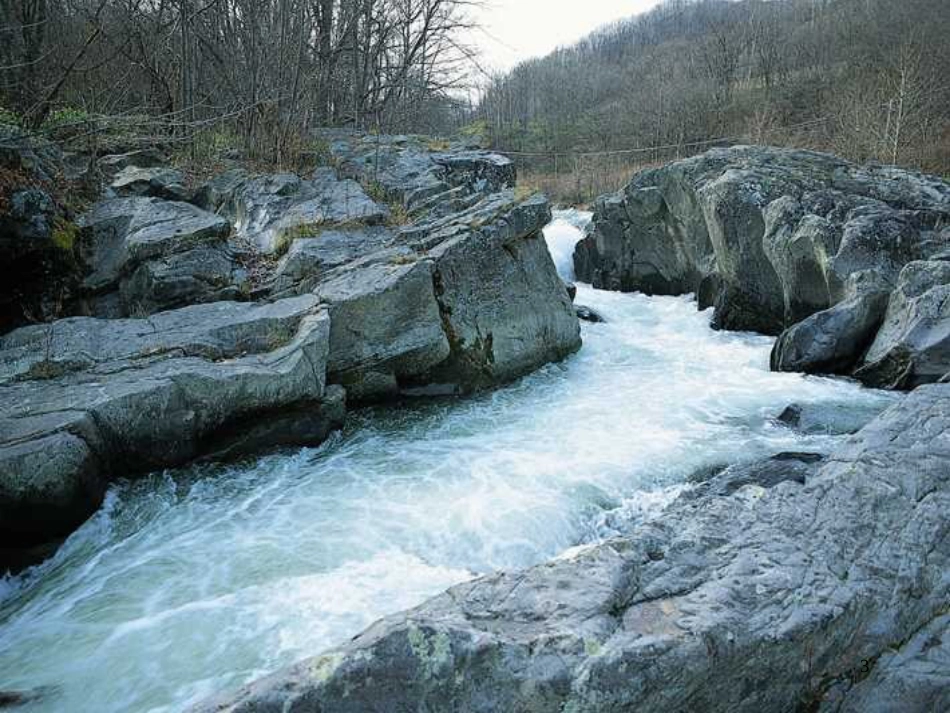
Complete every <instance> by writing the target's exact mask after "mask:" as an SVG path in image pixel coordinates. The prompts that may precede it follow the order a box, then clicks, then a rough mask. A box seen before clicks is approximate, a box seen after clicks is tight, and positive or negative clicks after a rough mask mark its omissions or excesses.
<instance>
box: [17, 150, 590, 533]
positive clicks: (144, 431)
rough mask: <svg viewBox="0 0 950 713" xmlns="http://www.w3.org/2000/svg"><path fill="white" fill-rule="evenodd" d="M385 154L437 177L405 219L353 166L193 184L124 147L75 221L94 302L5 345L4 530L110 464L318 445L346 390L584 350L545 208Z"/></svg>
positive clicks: (458, 379)
mask: <svg viewBox="0 0 950 713" xmlns="http://www.w3.org/2000/svg"><path fill="white" fill-rule="evenodd" d="M374 140H375V139H374ZM348 142H349V143H348ZM365 144H366V140H365V139H364V138H363V137H360V136H358V135H346V138H345V139H343V138H338V139H337V143H336V144H335V145H336V146H337V148H338V149H339V150H343V147H344V146H347V145H352V146H353V147H355V148H354V150H357V149H359V148H360V147H363V146H365ZM387 155H388V159H387V160H389V161H391V163H392V164H393V165H394V166H411V167H414V168H413V170H415V168H418V167H419V166H423V165H425V166H429V169H427V170H430V169H431V170H430V172H429V173H427V174H426V175H428V176H429V178H427V179H425V180H426V181H429V183H427V185H430V187H432V188H433V189H434V188H435V187H436V183H434V182H432V181H438V182H439V183H438V188H439V189H440V190H438V191H435V190H433V191H432V192H431V195H429V196H428V200H427V207H426V208H425V209H423V208H421V207H419V206H416V208H417V210H416V211H415V215H416V220H414V221H410V220H408V219H406V220H400V221H394V220H393V219H392V210H393V208H391V207H390V206H389V205H386V204H383V203H381V202H378V201H377V200H374V199H372V198H370V197H369V195H368V194H367V192H366V190H365V189H364V187H363V185H366V186H369V187H370V188H372V187H373V186H375V185H376V184H375V183H372V182H371V179H369V178H368V176H367V175H365V174H364V173H362V172H360V171H358V170H356V169H350V170H349V171H348V175H349V176H350V177H347V178H341V177H340V176H339V174H338V173H337V171H336V170H335V169H332V168H328V167H325V168H321V169H318V170H317V171H316V172H315V173H314V174H312V175H311V177H309V178H300V177H298V176H296V175H291V174H276V175H258V176H255V175H251V174H249V173H247V172H245V171H243V170H232V171H228V172H226V173H224V174H222V175H220V176H217V177H215V178H213V179H211V180H210V181H209V182H208V183H206V184H205V185H203V186H200V187H199V188H198V189H197V190H196V191H194V192H191V191H185V190H184V189H183V188H181V186H182V184H183V180H182V176H181V174H179V173H178V172H176V171H171V170H169V169H165V168H161V167H153V166H149V167H137V166H136V165H135V161H136V157H135V156H124V157H120V158H121V159H122V160H121V161H117V162H116V169H117V175H116V176H115V177H114V178H113V179H111V183H110V184H109V186H108V187H107V190H106V198H105V199H104V200H102V201H100V202H99V203H97V204H96V205H94V206H93V207H92V208H91V209H90V210H89V211H88V212H87V213H86V214H85V215H84V216H82V218H81V219H80V221H79V226H80V232H79V239H78V243H77V247H76V249H77V253H78V256H79V258H80V260H81V262H82V264H83V265H84V266H85V272H84V273H83V275H82V299H81V300H79V301H77V302H76V303H75V305H74V306H73V309H74V310H75V311H78V312H80V313H86V314H89V315H91V317H75V318H69V319H62V320H58V321H55V322H53V323H51V324H45V325H35V326H29V327H23V328H20V329H18V330H15V331H13V332H11V333H9V334H7V335H6V336H3V337H2V338H0V403H2V409H0V534H2V535H3V536H5V537H7V538H8V540H10V541H12V542H17V543H22V544H23V545H30V544H33V543H36V542H42V541H43V540H44V539H49V538H50V537H53V536H57V535H62V534H65V533H67V532H68V531H69V530H70V529H71V528H73V527H75V526H76V525H77V524H79V523H80V522H82V520H83V519H85V518H86V517H88V515H90V514H91V513H92V512H93V511H94V510H95V508H96V507H98V504H99V502H100V501H101V498H102V496H103V493H104V490H105V488H106V486H107V485H108V483H109V482H110V481H111V480H112V479H114V478H118V477H127V476H130V475H135V474H138V473H144V472H147V471H149V470H153V469H156V468H163V467H169V466H176V465H180V464H183V463H186V462H188V461H189V460H192V459H194V458H197V457H234V456H237V455H243V454H246V453H250V452H253V451H255V450H260V449H264V448H272V447H275V446H285V445H311V444H316V443H319V442H320V441H321V440H322V439H323V438H325V437H326V435H327V434H328V432H329V431H330V430H331V429H333V428H336V427H338V426H339V425H340V424H341V422H342V420H343V415H344V411H345V407H344V398H347V400H348V401H349V402H350V403H360V402H373V401H379V400H381V399H388V398H395V397H407V396H413V395H431V394H462V393H467V392H471V391H474V390H477V389H482V388H488V387H492V386H495V385H497V384H501V383H504V382H506V381H509V380H511V379H514V378H516V377H518V376H521V375H523V374H526V373H528V372H529V371H532V370H533V369H535V368H537V367H539V366H541V365H543V364H545V363H547V362H549V361H552V360H556V359H561V358H563V357H564V356H566V355H568V354H570V353H571V352H573V351H574V350H576V349H577V348H578V347H579V346H580V328H579V325H578V321H577V318H576V316H575V314H574V311H573V307H572V305H571V301H570V298H569V297H568V295H567V293H566V291H565V290H564V285H563V283H562V282H561V281H560V279H559V278H558V276H557V273H556V270H555V267H554V264H553V262H552V260H551V258H550V255H549V254H548V252H547V249H546V247H545V244H544V241H543V238H542V237H541V232H540V231H541V228H543V227H544V225H545V224H546V223H547V222H548V221H549V220H550V210H549V207H548V204H547V201H546V200H545V199H544V198H542V197H535V198H530V199H527V200H522V199H517V198H516V197H515V194H514V192H513V191H512V190H510V189H509V188H507V186H508V184H510V183H512V182H513V177H514V172H513V168H512V167H511V165H510V163H509V162H507V159H503V158H502V157H500V156H497V155H495V154H490V153H486V152H478V151H473V150H470V149H467V148H466V149H456V150H453V151H444V150H441V148H440V150H439V151H438V152H437V153H434V154H433V153H432V152H430V151H429V150H428V149H427V148H426V147H425V146H424V145H422V144H421V143H420V141H419V140H416V141H412V142H408V143H406V142H403V141H402V140H398V139H397V140H393V141H392V142H391V149H390V152H389V154H387ZM393 176H394V178H393V179H392V180H394V181H398V180H407V181H409V180H411V179H410V178H409V177H407V176H405V175H403V174H401V173H398V172H394V173H393ZM430 178H431V181H430ZM356 179H359V180H356ZM419 180H422V179H421V178H420V179H419ZM180 188H181V190H179V189H180ZM442 188H445V189H446V190H447V191H448V192H449V193H451V195H450V196H445V197H440V196H442V193H444V192H445V191H442V190H441V189H442ZM192 193H193V195H192ZM169 198H191V199H192V200H193V201H194V203H189V202H185V201H182V200H169ZM458 206H464V209H461V210H458V209H457V208H458ZM394 207H396V208H398V207H399V206H398V205H395V206H394ZM400 210H401V211H402V212H403V213H405V210H404V209H403V208H401V209H400ZM281 255H282V257H280V259H279V260H278V259H277V258H278V256H281ZM255 261H256V264H258V265H262V266H263V267H262V268H261V269H259V270H258V272H257V273H256V274H255V275H254V276H253V278H252V276H251V275H250V270H249V269H247V266H248V265H249V264H251V263H253V262H255ZM328 385H329V386H328ZM344 389H345V391H346V394H345V396H344Z"/></svg>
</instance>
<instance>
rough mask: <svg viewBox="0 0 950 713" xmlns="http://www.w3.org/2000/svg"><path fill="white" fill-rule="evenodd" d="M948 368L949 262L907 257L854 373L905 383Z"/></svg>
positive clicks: (935, 376) (878, 382)
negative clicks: (872, 339)
mask: <svg viewBox="0 0 950 713" xmlns="http://www.w3.org/2000/svg"><path fill="white" fill-rule="evenodd" d="M948 373H950V262H943V261H928V262H912V263H910V264H909V265H907V266H906V267H905V268H904V269H903V271H902V272H901V274H900V279H899V281H898V283H897V289H895V290H894V292H893V293H892V294H891V298H890V303H889V304H888V306H887V315H886V317H885V318H884V324H883V326H882V327H881V329H880V331H878V333H877V337H876V338H875V339H874V343H873V344H871V346H870V348H869V349H868V351H867V354H865V355H864V359H863V361H862V363H861V365H860V366H859V368H858V369H857V371H856V372H855V376H857V377H858V378H859V379H861V380H862V381H864V382H865V383H867V384H869V385H871V386H878V387H883V388H906V389H910V388H914V387H915V386H918V385H920V384H926V383H931V382H934V381H939V380H940V379H941V378H943V377H944V376H945V375H946V374H948Z"/></svg>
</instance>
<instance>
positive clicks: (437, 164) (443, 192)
mask: <svg viewBox="0 0 950 713" xmlns="http://www.w3.org/2000/svg"><path fill="white" fill-rule="evenodd" d="M325 134H326V137H327V139H328V140H329V142H330V151H331V153H332V154H333V156H334V158H335V159H336V161H337V162H338V164H339V165H340V169H341V171H342V172H343V173H344V175H348V176H352V177H354V178H358V179H359V180H361V181H363V182H364V183H368V184H370V183H371V184H373V185H374V186H376V187H378V189H379V191H380V192H382V193H383V194H385V195H386V196H387V197H388V198H389V199H390V200H394V201H398V202H400V203H402V204H403V205H404V206H405V207H406V208H407V209H408V210H410V211H413V212H419V211H421V212H428V213H435V214H443V215H446V214H449V213H453V212H458V211H460V210H465V209H466V208H469V207H471V206H472V205H473V204H474V203H475V202H476V201H477V200H479V199H480V198H481V197H484V196H485V195H489V194H491V193H497V192H498V191H502V190H505V189H508V188H513V187H514V185H515V167H514V164H513V163H512V162H511V160H510V159H508V158H507V157H505V156H501V155H499V154H495V153H492V152H489V151H478V150H471V149H468V148H466V147H462V146H454V147H453V146H449V145H448V144H446V145H445V146H442V145H440V143H439V142H435V141H432V140H430V139H424V138H421V137H415V136H369V135H361V134H353V133H347V132H340V131H331V132H325ZM440 149H443V150H440ZM444 149H451V150H444Z"/></svg>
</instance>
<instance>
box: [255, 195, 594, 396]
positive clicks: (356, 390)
mask: <svg viewBox="0 0 950 713" xmlns="http://www.w3.org/2000/svg"><path fill="white" fill-rule="evenodd" d="M549 221H550V210H549V207H548V203H547V201H546V200H545V199H544V198H543V197H540V196H539V197H534V198H530V199H528V200H521V201H519V200H516V199H515V196H514V193H513V192H512V191H503V192H500V193H495V194H491V195H489V196H487V197H485V198H483V199H482V200H480V201H479V202H478V203H477V204H476V205H474V206H473V207H471V208H470V209H468V210H466V211H463V212H461V213H453V214H450V215H447V216H441V217H439V218H437V219H432V220H428V221H420V222H417V223H415V224H413V225H409V226H405V227H404V228H402V229H399V230H390V229H386V228H369V229H367V228H354V229H348V230H332V231H327V232H325V233H322V234H321V235H320V236H319V237H316V238H300V239H298V240H297V241H295V243H294V245H293V246H291V248H290V250H289V252H288V254H287V255H286V256H285V258H284V259H283V260H282V261H281V262H280V264H279V265H278V268H277V276H276V279H275V281H274V286H273V290H274V294H279V295H286V294H295V293H296V294H299V293H301V292H303V291H313V292H314V294H317V295H318V296H320V298H321V299H323V300H324V301H325V302H326V303H327V304H328V305H329V306H330V315H331V322H332V325H333V326H332V328H331V339H330V363H329V372H330V373H329V378H330V381H331V382H333V383H341V384H343V385H345V386H346V388H347V391H348V393H349V394H350V395H351V397H352V398H353V399H354V400H357V401H362V400H377V399H380V398H387V397H393V396H397V395H413V394H436V393H438V394H456V393H467V392H471V391H474V390H478V389H482V388H488V387H492V386H496V385H498V384H500V383H504V382H507V381H510V380H512V379H514V378H517V377H519V376H522V375H524V374H526V373H528V372H530V371H532V370H534V369H536V368H538V367H539V366H541V365H543V364H545V363H547V362H549V361H555V360H559V359H561V358H563V357H565V356H566V355H568V354H570V353H571V352H573V351H575V350H576V349H577V348H578V347H579V346H580V328H579V326H578V321H577V318H576V316H575V314H574V311H573V307H572V305H571V301H570V297H569V296H568V294H567V291H566V290H565V289H564V285H563V283H562V282H561V280H560V279H559V278H558V276H557V272H556V270H555V267H554V264H553V262H552V260H551V257H550V254H549V253H548V251H547V249H546V247H545V244H544V241H543V238H542V237H541V230H542V228H543V227H544V226H545V225H546V224H547V223H548V222H549Z"/></svg>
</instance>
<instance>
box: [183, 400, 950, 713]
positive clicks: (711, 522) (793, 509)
mask: <svg viewBox="0 0 950 713" xmlns="http://www.w3.org/2000/svg"><path fill="white" fill-rule="evenodd" d="M948 507H950V386H945V385H938V386H925V387H922V388H920V389H918V390H916V391H915V392H913V393H912V394H910V395H909V396H908V397H907V398H906V399H905V400H904V401H902V402H901V403H900V404H899V405H897V406H895V407H894V408H892V409H890V410H889V411H887V412H886V413H885V414H883V415H882V416H881V417H880V418H878V419H877V420H876V421H874V422H873V423H872V424H870V425H869V426H868V427H867V428H865V429H864V430H862V431H861V432H860V433H859V434H857V435H855V436H852V437H851V438H850V439H848V440H847V441H845V443H844V444H843V445H842V446H841V447H839V448H838V449H837V450H835V451H834V452H833V453H832V454H831V456H830V458H829V459H828V460H827V462H825V463H823V464H822V465H820V466H819V467H818V468H817V470H816V471H815V472H814V473H813V474H812V475H811V477H808V478H806V482H805V484H804V485H801V484H799V483H796V482H790V481H786V482H782V483H780V484H778V485H775V486H774V487H772V488H768V489H763V488H761V487H757V486H755V485H746V486H744V487H741V488H739V489H738V490H737V491H736V492H735V493H733V494H732V495H731V496H714V497H703V498H698V499H690V498H680V499H678V500H677V501H675V502H674V503H673V504H672V505H671V506H669V508H668V509H667V511H666V512H665V514H664V515H663V516H662V517H657V518H652V519H649V520H647V521H643V522H640V523H639V524H637V525H635V526H634V528H633V529H632V530H631V531H630V532H629V533H628V534H626V535H624V536H621V537H618V538H615V539H612V540H609V541H606V542H604V543H601V544H596V545H593V546H589V547H587V548H582V549H580V550H576V551H574V552H573V553H572V554H571V555H569V556H565V557H562V558H560V559H558V560H555V561H553V562H550V563H547V564H544V565H541V566H538V567H534V568H532V569H529V570H525V571H516V572H510V573H506V572H502V573H497V574H492V575H489V576H486V577H482V578H480V579H476V580H474V581H471V582H468V583H465V584H462V585H459V586H456V587H453V588H452V589H450V590H449V591H448V592H447V593H445V594H443V595H440V596H438V597H435V598H434V599H431V600H430V601H428V602H427V603H425V604H423V605H421V606H420V607H418V608H416V609H413V610H411V611H409V612H406V613H403V614H398V615H394V616H390V617H387V618H386V619H383V620H381V621H380V622H378V623H376V624H374V625H373V626H372V627H370V628H369V629H368V630H366V631H365V632H364V633H362V634H360V635H359V636H357V637H355V638H354V639H352V640H351V641H348V642H346V643H344V644H342V645H341V646H340V647H338V648H336V649H333V650H331V651H329V652H327V653H325V654H323V655H321V656H318V657H316V658H313V659H310V660H307V661H304V662H301V663H300V664H298V665H296V666H293V667H291V668H289V669H286V670H284V671H280V672H278V673H276V674H273V675H271V676H269V677H267V678H264V679H262V680H260V681H258V682H257V683H253V684H251V685H249V686H247V687H245V688H243V689H241V690H240V691H238V692H237V693H235V694H231V695H225V696H223V697H221V698H218V699H216V700H214V701H210V702H208V703H207V704H205V705H203V706H199V708H198V710H200V711H218V712H219V713H221V712H224V711H228V712H230V713H264V712H265V711H281V710H299V711H305V710H333V711H336V712H339V713H346V712H347V711H354V712H355V711H365V710H372V709H377V708H378V709H383V708H385V709H386V710H394V711H395V710H405V711H409V710H419V709H420V708H424V709H426V710H465V711H473V712H475V711H486V712H487V711H497V710H512V711H514V710H524V711H554V710H562V711H572V712H574V713H581V712H584V711H591V712H594V711H596V712H598V713H603V712H608V711H632V710H642V711H654V710H663V711H670V712H671V713H673V712H677V711H683V712H686V711H696V710H702V711H706V712H707V713H717V712H719V711H721V712H723V713H725V712H726V711H728V712H729V713H745V712H749V713H753V712H754V713H758V712H759V711H764V710H776V711H779V710H794V709H799V708H801V709H816V708H818V707H819V706H820V705H821V704H822V703H823V702H824V701H831V699H832V697H833V696H834V695H835V693H836V691H837V689H840V688H845V689H848V688H850V689H851V691H852V692H853V694H854V695H855V696H856V697H855V699H854V701H855V703H854V704H853V706H854V707H852V708H850V709H848V710H863V709H862V708H861V707H860V701H863V700H867V701H875V700H880V701H883V702H886V701H889V700H897V699H895V698H894V697H893V696H894V695H896V694H897V693H898V692H899V691H900V690H901V686H902V685H907V684H912V683H913V682H915V681H919V682H920V683H921V684H922V685H921V686H920V687H919V688H918V689H916V690H914V691H912V692H911V694H910V695H908V696H906V697H904V698H901V699H899V700H900V702H899V703H898V704H897V705H898V707H899V708H900V710H901V711H903V712H905V713H929V712H930V711H933V710H942V709H943V708H945V705H944V706H941V705H940V704H941V703H944V704H945V703H946V700H947V691H950V674H948V672H947V670H946V666H944V665H942V664H943V663H944V662H943V658H942V657H943V655H944V649H945V646H944V645H943V643H942V639H937V640H935V639H934V638H933V637H934V636H937V635H938V633H939V634H940V635H941V636H942V632H944V631H945V630H946V617H947V613H946V606H947V601H948V597H950V580H948V578H947V577H946V572H947V570H948V567H950V539H948V537H947V533H948V524H947V519H946V512H947V508H948ZM922 632H927V633H928V635H929V638H922V637H921V633H922ZM895 648H897V649H898V650H899V652H901V653H903V654H904V656H905V657H906V659H907V660H908V663H909V665H911V666H914V667H916V668H915V669H913V670H908V669H906V668H904V667H902V666H901V665H900V664H899V663H898V664H896V665H892V663H891V662H892V661H893V660H894V656H895V655H894V654H893V653H892V651H893V649H895ZM928 651H929V652H930V653H929V654H928V653H927V652H928ZM897 655H900V653H899V654H897ZM865 661H866V662H868V664H869V668H870V669H871V674H870V676H868V677H866V678H863V680H861V678H860V677H857V678H855V677H854V671H856V670H860V668H861V667H862V666H863V665H864V662H865ZM911 661H912V662H913V663H910V662H911ZM877 666H881V667H882V668H881V669H880V670H877ZM895 671H904V672H903V673H898V674H897V675H893V672H895ZM864 675H865V674H861V676H864ZM925 678H926V680H924V679H925ZM852 682H854V683H856V684H857V685H854V683H852ZM865 684H867V686H868V688H867V689H865V690H862V686H864V685H865ZM875 692H877V693H878V694H880V695H881V696H882V698H881V699H874V698H873V697H872V696H873V694H874V693H875ZM862 695H864V696H866V697H862ZM845 700H846V701H847V696H846V697H845ZM874 705H876V704H874ZM882 705H883V704H882ZM872 709H873V708H872ZM830 710H837V709H836V708H834V707H832V708H830Z"/></svg>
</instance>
